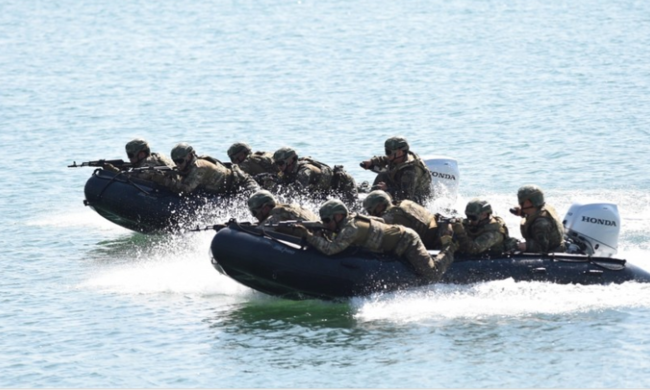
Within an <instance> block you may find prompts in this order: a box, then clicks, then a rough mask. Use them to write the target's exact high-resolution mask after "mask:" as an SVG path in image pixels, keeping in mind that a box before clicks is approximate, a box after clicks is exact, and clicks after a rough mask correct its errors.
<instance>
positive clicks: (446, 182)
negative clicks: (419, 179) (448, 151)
mask: <svg viewBox="0 0 650 390" xmlns="http://www.w3.org/2000/svg"><path fill="white" fill-rule="evenodd" d="M423 160H424V163H425V164H426V166H427V168H429V170H430V171H431V176H432V177H431V179H432V180H431V184H432V185H433V193H434V194H435V197H436V199H439V198H446V199H448V200H449V201H451V202H452V204H454V203H455V202H456V197H457V196H458V183H459V180H460V171H459V170H458V161H456V159H453V158H451V157H445V156H429V157H425V158H423Z"/></svg>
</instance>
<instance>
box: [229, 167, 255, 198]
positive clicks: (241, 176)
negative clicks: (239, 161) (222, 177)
mask: <svg viewBox="0 0 650 390" xmlns="http://www.w3.org/2000/svg"><path fill="white" fill-rule="evenodd" d="M232 174H233V175H235V179H236V180H235V181H236V184H237V187H238V189H240V190H242V191H249V192H251V193H252V192H255V191H258V190H259V189H260V186H259V185H258V184H257V182H256V181H255V179H253V177H252V176H251V175H249V174H247V173H246V172H244V171H242V170H241V169H240V168H239V167H238V166H236V165H233V166H232Z"/></svg>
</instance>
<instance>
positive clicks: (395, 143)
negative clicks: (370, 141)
mask: <svg viewBox="0 0 650 390" xmlns="http://www.w3.org/2000/svg"><path fill="white" fill-rule="evenodd" d="M384 148H385V149H386V150H388V151H393V150H403V151H405V152H408V150H409V143H408V141H406V138H404V137H390V138H389V139H387V140H386V142H384Z"/></svg>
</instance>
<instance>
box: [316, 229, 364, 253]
mask: <svg viewBox="0 0 650 390" xmlns="http://www.w3.org/2000/svg"><path fill="white" fill-rule="evenodd" d="M356 235H357V228H356V226H346V227H345V228H343V230H341V232H340V233H339V234H337V235H336V237H335V238H334V240H332V241H328V240H327V239H325V238H323V237H318V236H315V235H309V236H307V242H308V243H310V244H311V245H313V246H314V247H315V248H316V249H318V250H319V251H320V252H322V253H324V254H326V255H328V256H330V255H335V254H337V253H340V252H343V251H344V250H345V249H346V248H347V247H349V246H350V245H352V243H353V242H354V238H355V237H356Z"/></svg>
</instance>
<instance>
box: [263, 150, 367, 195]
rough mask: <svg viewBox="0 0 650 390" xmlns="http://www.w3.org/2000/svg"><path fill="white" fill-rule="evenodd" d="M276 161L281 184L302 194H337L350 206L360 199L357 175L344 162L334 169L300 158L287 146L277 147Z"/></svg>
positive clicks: (274, 159) (274, 157) (306, 158)
mask: <svg viewBox="0 0 650 390" xmlns="http://www.w3.org/2000/svg"><path fill="white" fill-rule="evenodd" d="M273 161H274V162H275V165H276V166H277V167H278V169H279V170H280V173H279V174H278V175H279V177H280V184H281V185H284V186H290V187H291V188H292V189H293V190H294V191H297V192H298V193H301V194H302V195H306V196H309V197H312V198H315V199H326V198H327V197H328V196H336V197H340V198H342V199H343V200H344V201H345V202H346V203H347V204H349V205H351V206H352V205H354V203H355V202H356V200H357V195H358V193H357V185H356V183H355V181H354V178H352V176H350V175H349V174H348V173H347V172H346V171H345V170H344V169H343V166H341V165H336V166H334V169H332V168H330V167H329V165H326V164H323V163H322V162H319V161H316V160H314V159H312V158H310V157H302V158H298V155H297V154H296V151H295V150H293V149H291V148H288V147H284V148H280V149H278V150H277V151H276V152H275V153H274V154H273Z"/></svg>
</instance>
